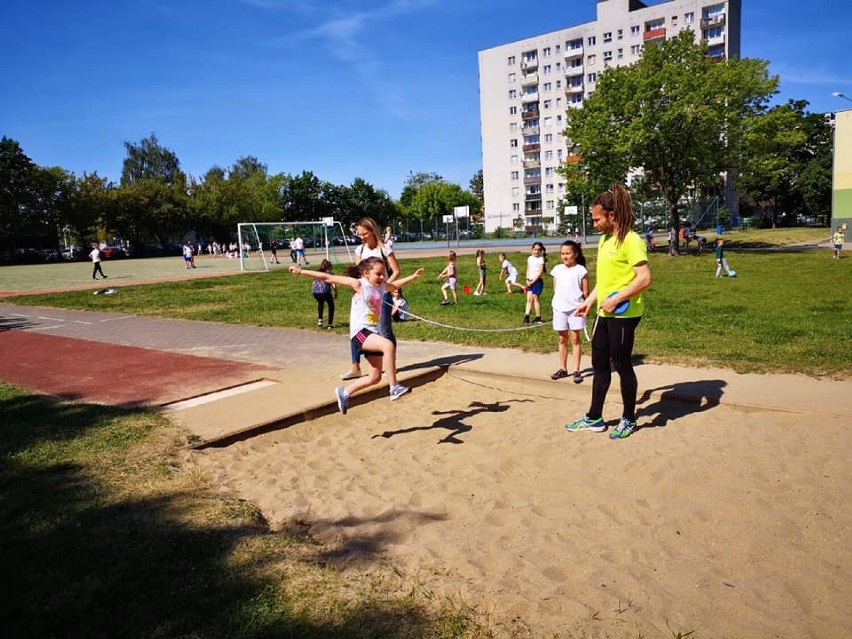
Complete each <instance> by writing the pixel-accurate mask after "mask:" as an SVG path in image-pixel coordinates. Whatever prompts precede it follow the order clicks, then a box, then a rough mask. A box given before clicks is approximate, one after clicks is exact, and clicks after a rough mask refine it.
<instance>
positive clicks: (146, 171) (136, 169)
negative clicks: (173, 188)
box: [121, 133, 180, 186]
mask: <svg viewBox="0 0 852 639" xmlns="http://www.w3.org/2000/svg"><path fill="white" fill-rule="evenodd" d="M124 148H125V149H127V157H126V158H125V159H124V163H123V165H122V168H121V186H133V185H134V184H137V183H138V182H141V181H144V180H157V181H162V182H164V183H166V184H174V183H175V182H176V181H178V180H179V177H178V172H179V170H180V162H179V161H178V158H177V155H175V153H174V152H173V151H171V150H169V149H167V148H165V147H163V146H160V143H159V142H158V141H157V136H156V135H154V134H153V133H152V134H151V135H150V136H149V137H147V138H144V139H142V140H140V141H139V143H138V144H133V143H131V142H125V143H124Z"/></svg>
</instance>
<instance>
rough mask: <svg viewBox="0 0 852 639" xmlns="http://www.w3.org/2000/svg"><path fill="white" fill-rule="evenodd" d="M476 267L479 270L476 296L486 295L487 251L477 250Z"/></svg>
mask: <svg viewBox="0 0 852 639" xmlns="http://www.w3.org/2000/svg"><path fill="white" fill-rule="evenodd" d="M476 267H477V268H478V269H479V284H477V285H476V290H475V291H474V292H473V294H474V295H485V294H486V293H485V273H486V269H487V266H486V264H485V249H477V250H476Z"/></svg>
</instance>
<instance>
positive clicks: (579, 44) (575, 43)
mask: <svg viewBox="0 0 852 639" xmlns="http://www.w3.org/2000/svg"><path fill="white" fill-rule="evenodd" d="M565 48H566V49H571V50H572V51H573V50H574V49H582V48H583V38H577V39H576V40H571V42H566V43H565Z"/></svg>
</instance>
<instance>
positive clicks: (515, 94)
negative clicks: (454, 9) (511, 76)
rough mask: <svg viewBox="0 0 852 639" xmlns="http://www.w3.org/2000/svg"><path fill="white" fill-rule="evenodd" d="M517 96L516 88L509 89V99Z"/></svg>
mask: <svg viewBox="0 0 852 639" xmlns="http://www.w3.org/2000/svg"><path fill="white" fill-rule="evenodd" d="M517 97H518V91H517V89H509V99H510V100H514V99H515V98H517Z"/></svg>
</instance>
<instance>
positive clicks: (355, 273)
mask: <svg viewBox="0 0 852 639" xmlns="http://www.w3.org/2000/svg"><path fill="white" fill-rule="evenodd" d="M290 272H291V273H293V274H295V275H307V276H308V277H312V278H314V279H317V280H322V281H324V282H328V283H329V284H337V285H338V286H348V287H349V288H351V289H352V290H353V291H354V294H353V295H352V306H351V308H350V311H349V337H350V340H351V341H352V344H353V345H354V346H357V348H358V349H359V351H360V352H361V353H363V354H364V357H366V359H367V361H368V362H369V363H370V373H369V374H368V375H367V377H362V378H359V379H356V380H355V381H354V382H352V383H351V384H349V386H346V387H345V388H344V387H343V386H338V388H337V390H336V391H335V397H336V398H337V407H338V408H339V409H340V412H341V413H343V414H344V415H345V414H346V409H347V407H348V405H349V398H350V397H351V396H352V394H353V393H357V392H358V391H359V390H363V389H365V388H369V387H370V386H375V385H376V384H378V383H379V382H380V381H381V379H382V369H383V368H384V370H385V372H386V373H387V374H388V381H389V382H390V398H391V401H394V400H397V399H399V398H400V397H402V396H403V395H405V394H406V393H408V392H410V391H411V389H410V388H408V387H407V386H403V385H401V384H399V383H398V382H397V379H396V345H395V344H394V343H393V342H392V341H391V340H389V339H388V338H387V337H384V336H382V335H380V334H379V332H378V331H379V318H380V317H381V313H382V310H381V309H382V298H383V296H384V294H385V292H387V291H390V292H393V291H395V290H396V289H398V288H400V287H402V286H405V285H406V284H408V283H409V282H413V281H414V280H416V279H417V278H419V277H420V276H421V275H423V269H422V268H421V269H418V270H417V271H416V272H415V273H414V274H413V275H409V276H408V277H401V278H399V279H397V280H396V281H394V282H388V281H386V278H387V275H386V274H385V263H384V260H382V259H381V258H378V257H368V258H366V259H363V260H361V261H360V262H359V263H358V265H357V266H352V267H349V268H348V269H347V270H346V275H332V274H330V273H323V272H322V271H305V270H302V267H301V266H299V265H294V266H290Z"/></svg>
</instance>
